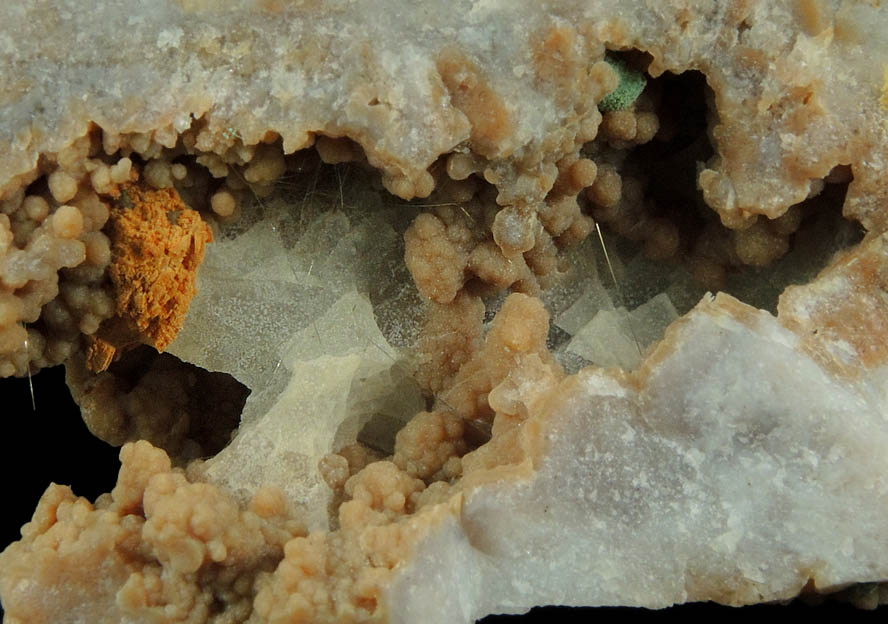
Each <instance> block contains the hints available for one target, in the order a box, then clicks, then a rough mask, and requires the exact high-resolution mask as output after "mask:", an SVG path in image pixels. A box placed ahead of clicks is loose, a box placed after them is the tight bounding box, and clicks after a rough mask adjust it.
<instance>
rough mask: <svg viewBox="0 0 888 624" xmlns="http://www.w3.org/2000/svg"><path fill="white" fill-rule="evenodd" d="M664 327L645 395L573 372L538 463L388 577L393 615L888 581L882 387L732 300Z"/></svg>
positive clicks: (760, 593)
mask: <svg viewBox="0 0 888 624" xmlns="http://www.w3.org/2000/svg"><path fill="white" fill-rule="evenodd" d="M738 310H739V312H738ZM671 331H672V332H674V335H672V336H671V339H670V345H669V346H667V347H661V351H658V352H655V354H654V358H655V359H658V361H657V363H656V365H655V366H654V367H652V368H649V369H648V370H646V371H643V372H642V373H640V374H645V375H647V381H646V383H645V384H644V385H643V386H641V390H638V389H637V388H638V387H639V386H638V385H637V383H636V380H632V379H627V378H625V377H621V376H620V375H619V374H616V373H609V372H605V371H602V370H599V369H593V368H589V369H585V370H583V371H581V372H580V373H579V374H577V375H575V376H572V377H569V378H567V380H566V381H565V382H563V384H562V386H561V387H559V388H558V390H557V392H558V394H559V395H560V396H561V398H560V399H559V400H557V402H556V404H555V406H554V407H553V408H552V409H551V410H550V413H548V414H547V415H546V417H545V419H544V421H545V424H544V429H543V432H544V433H543V435H544V439H545V441H546V449H545V450H544V451H543V455H542V458H541V459H540V460H539V461H538V462H537V463H536V464H535V466H534V467H535V468H536V471H535V472H533V473H532V474H531V476H528V477H527V478H523V479H517V480H511V481H501V482H495V483H490V484H487V485H483V486H480V487H479V488H477V489H475V490H474V491H472V492H470V493H469V494H467V495H466V498H465V500H464V503H463V505H462V509H461V512H460V513H459V514H453V515H451V516H449V517H448V518H447V520H446V521H443V522H442V523H441V525H440V526H439V527H438V528H437V530H435V531H433V532H431V534H430V536H429V538H428V539H426V540H425V542H424V543H423V544H422V545H421V546H420V547H419V549H418V552H417V553H416V554H415V556H414V557H413V559H412V560H411V561H410V563H409V565H407V566H405V568H404V569H403V570H402V571H401V573H400V574H399V576H398V579H397V580H396V581H395V583H394V584H393V586H392V587H391V590H390V593H389V596H388V598H389V601H390V604H392V605H395V608H394V615H393V616H392V618H391V621H393V622H404V623H407V622H419V621H422V622H430V623H436V624H437V623H439V622H440V623H441V624H444V623H450V622H468V621H472V620H473V619H475V618H479V617H482V616H483V615H485V614H488V613H503V612H513V613H519V612H523V611H526V610H527V609H529V608H530V607H532V606H534V605H538V604H563V605H634V606H644V607H654V608H656V607H665V606H668V605H671V604H674V603H683V602H687V601H695V600H717V601H719V602H722V603H727V604H738V605H739V604H749V603H757V602H761V601H772V600H780V599H789V598H792V597H794V596H796V595H797V594H798V593H799V591H800V590H801V589H802V588H803V587H804V586H805V585H806V584H807V583H808V581H809V580H810V581H811V582H813V584H814V586H815V587H816V588H817V589H818V590H819V591H828V590H830V589H840V588H842V587H844V586H846V585H847V584H850V583H853V582H863V581H878V580H883V579H886V578H888V556H886V553H888V531H886V528H888V526H886V525H888V520H886V518H888V454H886V453H885V452H884V449H885V448H888V409H886V408H888V402H886V400H885V394H884V393H882V394H881V396H878V395H874V394H872V393H869V392H866V391H864V390H863V389H864V388H865V387H866V386H867V383H868V382H867V380H861V381H860V382H859V383H856V384H850V383H848V381H847V380H844V379H839V378H836V377H834V376H833V375H831V374H830V373H829V372H827V371H826V370H825V369H824V368H822V367H821V366H820V365H818V364H817V363H816V362H815V361H814V360H812V359H811V358H809V357H807V356H805V355H803V354H801V353H800V351H799V350H798V349H797V346H798V341H799V338H798V337H797V336H796V334H794V333H792V332H790V331H788V330H787V329H785V328H784V327H783V326H782V325H781V324H780V323H779V322H778V321H777V320H776V319H775V318H774V317H772V316H771V315H770V314H768V313H766V312H758V311H753V310H752V309H751V308H748V307H746V306H743V305H742V304H739V303H738V302H736V301H735V300H732V299H731V298H729V297H727V296H724V295H721V296H719V297H718V298H717V299H715V301H709V300H704V301H703V302H701V304H700V305H699V306H698V307H697V308H696V309H695V310H694V311H692V312H691V313H690V314H689V315H688V316H687V317H685V319H684V320H682V321H681V322H680V323H677V324H676V326H674V328H673V329H672V330H671ZM663 350H665V351H668V352H665V353H664V352H662V351H663ZM884 373H885V371H884V370H883V371H881V373H876V374H875V375H874V377H873V378H872V379H870V381H872V380H873V379H878V376H879V375H881V378H882V379H883V380H884V378H885V377H884ZM429 604H435V605H436V608H435V609H434V610H433V611H429V610H428V608H427V607H428V605H429Z"/></svg>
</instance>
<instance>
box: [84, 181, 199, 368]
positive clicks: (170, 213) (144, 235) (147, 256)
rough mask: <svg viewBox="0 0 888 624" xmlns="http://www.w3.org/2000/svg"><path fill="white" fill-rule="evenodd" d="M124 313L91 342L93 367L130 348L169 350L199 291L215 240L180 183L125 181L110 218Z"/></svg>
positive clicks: (119, 310)
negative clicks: (172, 185) (140, 345)
mask: <svg viewBox="0 0 888 624" xmlns="http://www.w3.org/2000/svg"><path fill="white" fill-rule="evenodd" d="M109 237H110V238H111V241H112V243H111V253H112V260H111V265H110V267H109V269H108V273H109V275H110V277H111V282H112V283H113V285H114V292H115V301H116V315H115V317H113V318H111V319H109V320H108V321H106V322H105V323H103V325H102V327H101V328H100V329H99V331H98V332H97V334H96V337H95V338H94V339H93V342H92V344H91V345H90V349H89V354H88V359H89V366H90V368H91V369H92V370H93V371H96V372H98V371H101V370H104V369H106V368H107V367H108V365H109V364H110V363H111V361H112V359H113V357H114V353H115V352H116V351H117V350H118V349H120V348H123V347H126V346H129V345H132V344H135V343H145V344H149V345H151V346H153V347H154V348H155V349H157V350H158V351H163V350H164V349H166V348H167V346H169V344H170V343H171V342H172V341H173V339H175V337H176V335H177V334H178V333H179V330H180V329H181V328H182V323H183V322H184V321H185V315H186V313H187V312H188V306H189V304H190V303H191V299H192V298H193V297H194V295H195V293H196V292H197V288H196V280H197V269H198V267H199V266H200V263H201V262H202V261H203V258H204V253H205V250H206V244H207V243H208V242H211V241H212V240H213V233H212V231H211V230H210V228H209V226H208V225H207V224H206V223H205V222H204V221H203V219H201V217H200V214H199V213H198V212H197V211H195V210H192V209H190V208H188V207H187V206H186V205H185V203H184V202H183V201H182V199H181V198H180V197H179V193H178V192H177V191H176V190H175V189H174V188H166V189H152V188H149V187H147V186H145V185H143V184H140V183H137V182H133V183H129V184H126V185H124V186H122V187H121V196H120V200H119V201H118V202H117V203H116V205H115V206H114V208H112V210H111V215H110V218H109Z"/></svg>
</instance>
